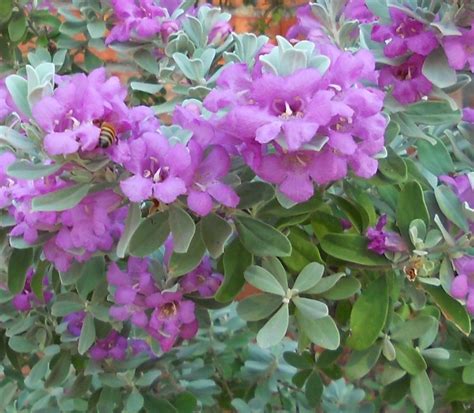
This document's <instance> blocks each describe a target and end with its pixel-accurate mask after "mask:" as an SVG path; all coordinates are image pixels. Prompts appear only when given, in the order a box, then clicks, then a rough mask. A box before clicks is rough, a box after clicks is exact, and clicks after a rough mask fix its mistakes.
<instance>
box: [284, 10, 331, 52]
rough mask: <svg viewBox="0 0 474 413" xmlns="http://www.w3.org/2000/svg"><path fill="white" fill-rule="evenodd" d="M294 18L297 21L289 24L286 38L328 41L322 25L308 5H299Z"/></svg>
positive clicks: (315, 41) (319, 41)
mask: <svg viewBox="0 0 474 413" xmlns="http://www.w3.org/2000/svg"><path fill="white" fill-rule="evenodd" d="M296 18H297V23H296V24H295V25H294V26H291V27H290V29H289V30H288V33H287V34H286V37H287V38H288V39H307V40H309V41H311V42H314V43H317V44H321V43H329V42H330V39H329V37H328V35H327V34H326V32H325V30H324V27H323V26H322V25H321V23H319V22H318V21H317V20H316V18H315V16H314V14H313V12H312V11H311V6H310V5H305V6H302V7H299V8H298V9H297V10H296Z"/></svg>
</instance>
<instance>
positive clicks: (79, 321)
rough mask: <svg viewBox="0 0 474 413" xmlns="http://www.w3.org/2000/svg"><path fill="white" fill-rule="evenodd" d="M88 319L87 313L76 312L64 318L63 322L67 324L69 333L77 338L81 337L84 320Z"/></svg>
mask: <svg viewBox="0 0 474 413" xmlns="http://www.w3.org/2000/svg"><path fill="white" fill-rule="evenodd" d="M85 317H86V312H85V311H76V312H74V313H71V314H68V315H66V316H65V317H64V318H63V321H66V322H67V331H69V333H71V334H72V335H73V336H75V337H79V336H80V335H81V330H82V325H83V324H84V318H85Z"/></svg>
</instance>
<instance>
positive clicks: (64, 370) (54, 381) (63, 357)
mask: <svg viewBox="0 0 474 413" xmlns="http://www.w3.org/2000/svg"><path fill="white" fill-rule="evenodd" d="M51 365H53V363H52V362H51ZM51 365H50V367H51ZM70 367H71V356H70V354H69V353H66V352H63V353H61V354H60V355H59V357H58V359H57V360H56V361H55V363H54V367H52V368H51V373H49V376H48V378H47V379H46V381H45V383H44V385H45V387H58V386H60V385H61V384H62V383H63V382H64V381H65V380H66V378H67V376H68V375H69V369H70Z"/></svg>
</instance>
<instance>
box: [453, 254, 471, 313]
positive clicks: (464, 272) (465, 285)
mask: <svg viewBox="0 0 474 413" xmlns="http://www.w3.org/2000/svg"><path fill="white" fill-rule="evenodd" d="M454 266H455V267H456V270H457V273H458V275H457V276H456V277H455V278H454V280H453V282H452V284H451V295H452V296H453V297H454V298H457V299H460V300H466V307H467V311H469V313H471V314H474V257H473V256H464V257H462V258H458V259H456V260H454Z"/></svg>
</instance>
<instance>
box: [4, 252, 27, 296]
mask: <svg viewBox="0 0 474 413" xmlns="http://www.w3.org/2000/svg"><path fill="white" fill-rule="evenodd" d="M32 262H33V249H31V248H28V249H24V250H16V249H14V250H13V252H12V255H11V256H10V260H9V261H8V289H9V290H10V292H11V293H12V294H18V293H20V292H21V291H22V290H23V287H24V286H25V280H26V273H27V271H28V269H29V268H30V266H31V264H32Z"/></svg>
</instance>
